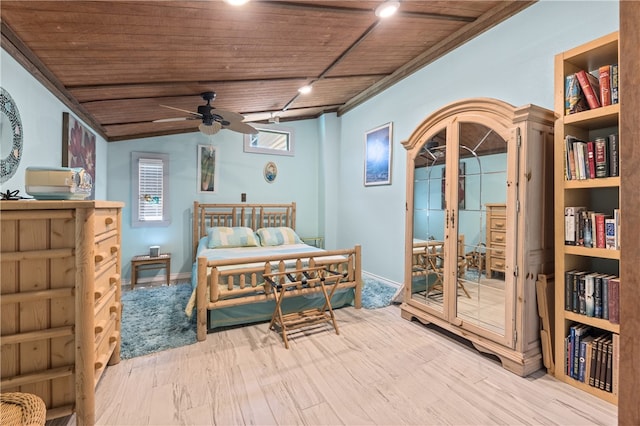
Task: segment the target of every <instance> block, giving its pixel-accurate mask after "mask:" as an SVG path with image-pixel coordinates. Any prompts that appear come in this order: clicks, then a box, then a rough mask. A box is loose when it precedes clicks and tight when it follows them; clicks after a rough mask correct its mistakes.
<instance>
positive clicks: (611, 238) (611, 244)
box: [604, 218, 618, 250]
mask: <svg viewBox="0 0 640 426" xmlns="http://www.w3.org/2000/svg"><path fill="white" fill-rule="evenodd" d="M604 227H605V248H608V249H611V250H617V249H618V235H617V233H616V220H615V219H613V218H607V219H605V220H604Z"/></svg>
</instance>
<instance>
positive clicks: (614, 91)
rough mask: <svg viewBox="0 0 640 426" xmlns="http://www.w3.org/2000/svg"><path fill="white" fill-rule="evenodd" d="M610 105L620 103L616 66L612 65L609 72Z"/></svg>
mask: <svg viewBox="0 0 640 426" xmlns="http://www.w3.org/2000/svg"><path fill="white" fill-rule="evenodd" d="M609 72H610V73H611V104H617V103H618V102H620V98H619V95H618V93H619V92H618V90H619V89H618V64H612V65H611V70H610V71H609Z"/></svg>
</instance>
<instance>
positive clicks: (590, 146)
mask: <svg viewBox="0 0 640 426" xmlns="http://www.w3.org/2000/svg"><path fill="white" fill-rule="evenodd" d="M587 165H588V172H589V173H587V179H593V178H594V177H596V176H597V175H596V156H595V142H594V141H589V142H587Z"/></svg>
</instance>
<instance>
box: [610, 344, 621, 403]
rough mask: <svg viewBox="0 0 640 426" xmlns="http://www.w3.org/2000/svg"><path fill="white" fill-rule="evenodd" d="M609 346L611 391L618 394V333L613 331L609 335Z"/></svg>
mask: <svg viewBox="0 0 640 426" xmlns="http://www.w3.org/2000/svg"><path fill="white" fill-rule="evenodd" d="M611 346H612V349H613V360H612V370H613V371H612V377H611V392H612V393H613V394H614V395H618V379H619V377H620V375H619V369H620V335H619V334H617V333H613V335H612V336H611Z"/></svg>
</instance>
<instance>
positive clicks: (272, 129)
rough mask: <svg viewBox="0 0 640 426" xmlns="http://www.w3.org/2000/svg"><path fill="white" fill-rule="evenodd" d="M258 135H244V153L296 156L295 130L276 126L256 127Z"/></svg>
mask: <svg viewBox="0 0 640 426" xmlns="http://www.w3.org/2000/svg"><path fill="white" fill-rule="evenodd" d="M254 127H255V128H256V129H257V130H258V134H256V135H244V152H254V153H258V154H274V155H290V156H292V155H294V138H293V130H292V129H289V128H286V127H282V126H274V125H266V124H264V125H261V126H254Z"/></svg>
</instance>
